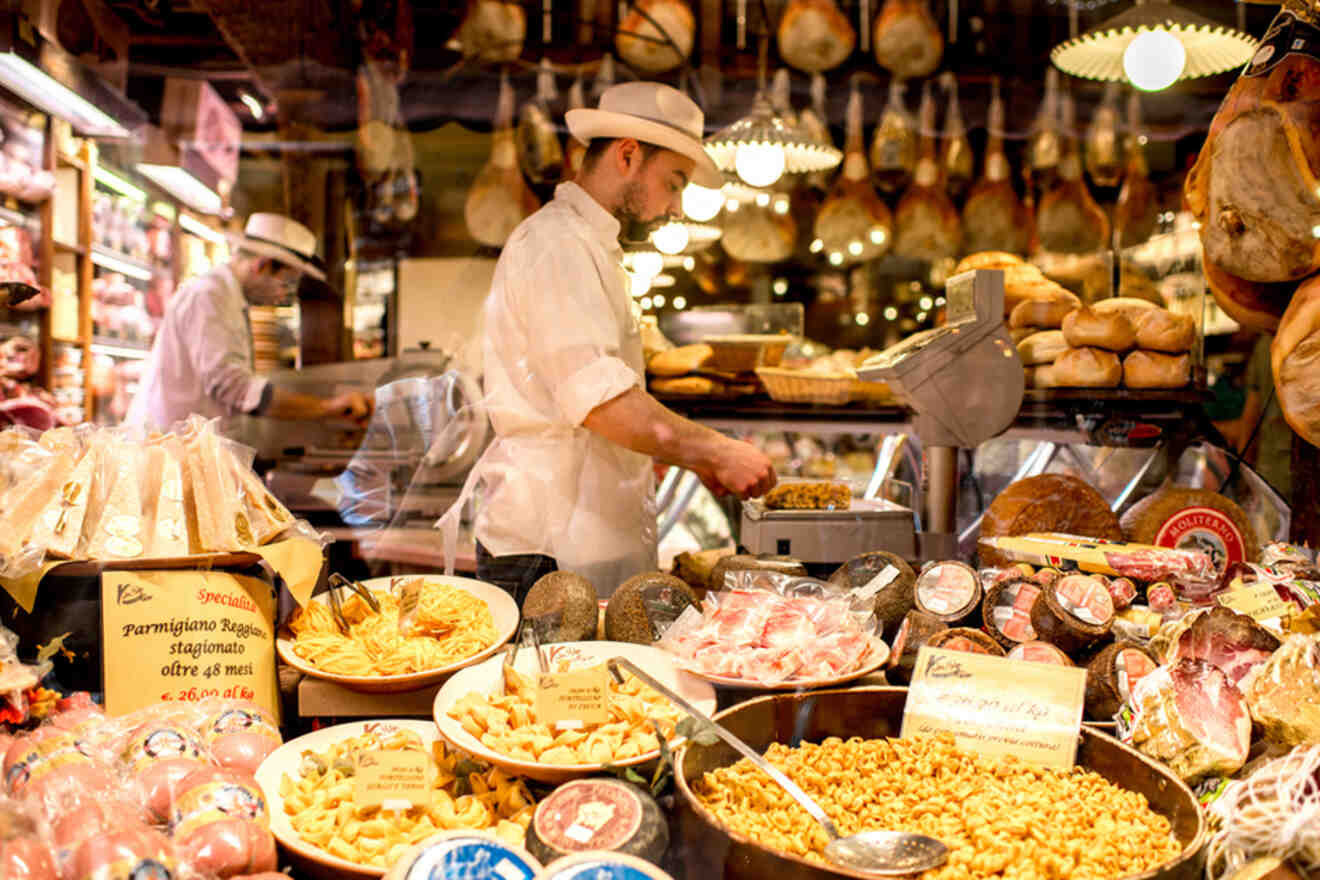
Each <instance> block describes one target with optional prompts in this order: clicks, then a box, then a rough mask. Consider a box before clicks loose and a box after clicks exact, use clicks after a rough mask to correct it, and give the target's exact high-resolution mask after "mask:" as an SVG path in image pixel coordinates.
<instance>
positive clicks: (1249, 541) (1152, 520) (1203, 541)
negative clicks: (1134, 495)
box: [1121, 486, 1260, 574]
mask: <svg viewBox="0 0 1320 880" xmlns="http://www.w3.org/2000/svg"><path fill="white" fill-rule="evenodd" d="M1121 522H1122V525H1123V537H1124V539H1126V540H1128V541H1131V542H1133V543H1136V544H1154V545H1156V546H1157V547H1172V548H1175V549H1178V550H1199V551H1201V552H1202V553H1205V554H1207V555H1208V556H1209V557H1210V558H1211V559H1212V560H1213V561H1214V564H1215V568H1216V570H1218V571H1219V572H1220V573H1221V574H1222V573H1223V571H1224V570H1225V569H1226V568H1227V567H1228V566H1229V565H1230V564H1231V563H1234V562H1255V561H1256V557H1257V555H1258V554H1259V553H1260V544H1259V542H1258V540H1257V538H1256V532H1255V530H1254V529H1253V528H1252V527H1251V521H1250V520H1248V519H1247V515H1246V514H1245V513H1243V511H1242V508H1241V507H1238V506H1237V504H1235V503H1233V502H1232V501H1231V500H1229V499H1228V498H1225V497H1224V496H1223V495H1220V494H1219V493H1218V492H1211V491H1209V490H1206V489H1184V488H1181V487H1176V486H1166V487H1164V488H1162V489H1159V490H1157V491H1155V492H1153V493H1151V494H1150V495H1148V496H1146V497H1145V498H1143V499H1142V500H1140V501H1138V502H1137V503H1136V504H1134V505H1132V507H1131V509H1129V510H1128V512H1127V513H1125V514H1123V518H1122V520H1121Z"/></svg>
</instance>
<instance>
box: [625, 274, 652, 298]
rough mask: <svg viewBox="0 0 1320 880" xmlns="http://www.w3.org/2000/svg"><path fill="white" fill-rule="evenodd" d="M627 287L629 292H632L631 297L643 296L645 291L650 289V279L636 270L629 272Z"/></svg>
mask: <svg viewBox="0 0 1320 880" xmlns="http://www.w3.org/2000/svg"><path fill="white" fill-rule="evenodd" d="M628 287H629V292H630V293H632V297H633V299H637V298H638V297H641V296H645V295H646V292H647V291H648V290H650V289H651V279H650V278H648V277H647V276H645V275H639V274H637V273H636V272H629V273H628Z"/></svg>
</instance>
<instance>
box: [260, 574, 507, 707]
mask: <svg viewBox="0 0 1320 880" xmlns="http://www.w3.org/2000/svg"><path fill="white" fill-rule="evenodd" d="M360 586H361V587H364V588H365V589H366V590H369V591H370V593H371V595H372V596H373V597H374V598H375V600H376V603H377V604H378V605H379V606H380V608H379V610H376V609H374V608H372V607H370V605H369V604H368V603H367V602H366V601H365V599H364V598H363V597H361V596H359V595H356V594H355V593H353V592H352V591H351V590H348V589H344V590H341V598H342V608H343V617H344V620H343V622H344V623H345V624H346V625H347V626H346V629H347V631H345V628H342V627H341V626H340V621H338V620H336V618H335V613H334V608H333V605H332V602H331V594H330V593H329V592H328V591H327V592H324V593H318V594H317V595H316V596H313V597H312V600H311V601H310V602H308V603H307V606H306V607H304V608H300V609H298V610H297V611H295V612H294V613H293V615H292V616H291V617H290V618H289V621H288V623H287V624H286V625H285V626H284V627H283V629H281V631H280V634H279V638H278V639H277V640H276V642H275V649H276V650H277V651H278V652H279V655H280V659H281V660H283V661H284V662H285V663H287V664H289V665H290V666H293V667H296V668H297V669H298V670H300V671H301V672H303V673H305V674H307V675H310V676H312V677H313V678H323V679H325V680H326V681H332V682H334V683H335V684H339V685H342V686H344V687H346V688H349V689H350V690H355V691H365V692H369V693H399V692H402V691H413V690H418V689H419V688H423V687H427V686H429V685H434V684H436V683H437V682H440V681H443V680H444V679H445V678H446V677H448V676H449V675H451V674H453V673H454V672H457V671H458V670H460V669H462V668H464V667H466V666H471V665H473V664H474V663H479V662H481V661H482V660H484V659H486V658H487V657H489V656H490V655H492V654H494V653H495V652H496V651H497V650H498V649H499V648H500V646H501V645H503V644H504V643H505V642H507V641H509V639H510V638H512V637H513V633H514V631H515V630H516V629H517V628H518V605H517V603H516V602H514V600H513V597H512V596H510V595H509V594H508V593H507V592H505V591H504V590H502V589H500V588H499V587H497V586H495V585H494V584H488V583H485V582H484V581H477V580H472V579H471V578H462V577H446V576H444V575H438V574H437V575H431V574H428V575H407V576H402V577H382V578H372V579H371V580H365V581H362V582H361V584H360ZM401 622H402V626H401Z"/></svg>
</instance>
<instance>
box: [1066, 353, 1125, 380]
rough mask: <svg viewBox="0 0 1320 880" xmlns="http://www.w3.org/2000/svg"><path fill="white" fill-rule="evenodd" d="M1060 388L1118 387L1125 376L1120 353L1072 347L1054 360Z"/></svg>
mask: <svg viewBox="0 0 1320 880" xmlns="http://www.w3.org/2000/svg"><path fill="white" fill-rule="evenodd" d="M1053 373H1054V376H1053V378H1054V382H1055V384H1056V386H1057V387H1059V388H1117V387H1118V383H1119V380H1121V379H1122V378H1123V365H1122V364H1121V363H1120V362H1119V360H1118V355H1116V354H1114V353H1113V352H1112V351H1105V350H1104V349H1102V348H1070V349H1068V350H1067V351H1065V352H1064V353H1063V354H1061V355H1059V359H1058V360H1056V361H1055V362H1054V370H1053Z"/></svg>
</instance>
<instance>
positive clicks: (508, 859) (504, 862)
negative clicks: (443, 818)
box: [385, 830, 541, 880]
mask: <svg viewBox="0 0 1320 880" xmlns="http://www.w3.org/2000/svg"><path fill="white" fill-rule="evenodd" d="M540 870H541V863H540V862H539V861H537V860H536V857H535V856H533V855H532V854H531V853H529V852H528V851H527V850H525V849H523V848H522V847H520V846H513V845H511V844H508V843H505V842H504V841H502V840H500V839H499V838H498V837H496V836H495V835H494V834H493V833H491V832H489V831H471V830H460V831H441V832H440V833H439V834H434V835H432V836H430V837H428V838H427V839H426V840H423V841H422V842H421V843H419V844H417V846H415V847H413V848H412V849H410V850H408V851H407V852H405V853H404V854H403V855H402V856H400V857H399V860H398V861H397V862H395V863H394V867H392V868H390V870H389V872H388V873H386V874H385V880H407V878H415V877H425V878H427V880H468V878H474V877H481V878H486V877H490V878H491V880H496V878H498V880H533V878H534V877H536V874H537V872H538V871H540Z"/></svg>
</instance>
